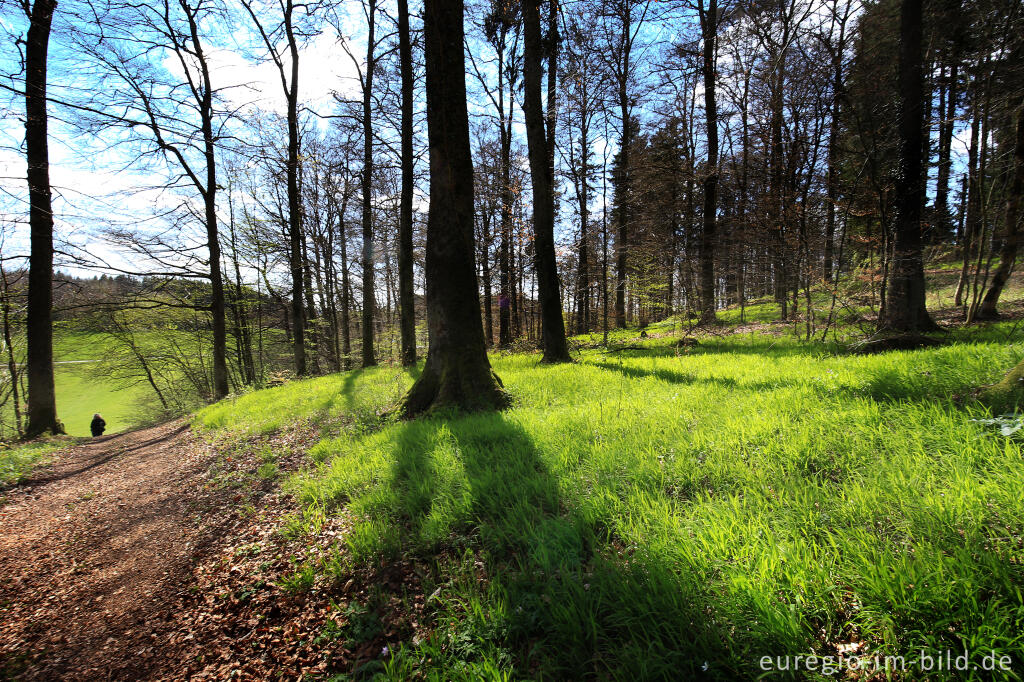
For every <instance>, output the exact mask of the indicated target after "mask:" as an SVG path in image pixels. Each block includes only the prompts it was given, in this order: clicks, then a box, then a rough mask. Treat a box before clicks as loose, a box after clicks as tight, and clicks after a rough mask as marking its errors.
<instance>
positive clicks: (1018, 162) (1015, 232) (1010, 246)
mask: <svg viewBox="0 0 1024 682" xmlns="http://www.w3.org/2000/svg"><path fill="white" fill-rule="evenodd" d="M1016 137H1017V139H1016V142H1015V143H1014V148H1013V179H1012V180H1011V181H1010V186H1009V188H1008V189H1007V192H1006V222H1005V223H1004V224H1003V248H1002V250H1001V251H1000V253H999V266H998V267H997V268H996V272H995V274H994V275H992V284H991V285H990V286H989V289H988V291H987V292H986V293H985V299H984V300H983V301H982V303H981V309H980V310H979V311H978V314H977V317H978V319H982V320H991V319H994V318H996V317H998V316H999V313H998V311H997V310H996V306H997V305H998V304H999V296H1000V295H1001V294H1002V293H1003V288H1004V287H1005V286H1006V282H1007V280H1009V279H1010V273H1011V272H1012V271H1013V265H1014V262H1015V261H1016V260H1017V247H1018V246H1019V243H1020V221H1021V194H1022V193H1024V105H1021V107H1020V108H1019V109H1018V110H1017V136H1016Z"/></svg>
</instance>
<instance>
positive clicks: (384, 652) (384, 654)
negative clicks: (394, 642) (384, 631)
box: [380, 646, 388, 656]
mask: <svg viewBox="0 0 1024 682" xmlns="http://www.w3.org/2000/svg"><path fill="white" fill-rule="evenodd" d="M380 655H381V656H387V655H388V648H387V647H386V646H385V647H384V648H383V649H381V650H380Z"/></svg>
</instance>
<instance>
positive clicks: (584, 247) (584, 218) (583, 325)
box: [576, 93, 590, 334]
mask: <svg viewBox="0 0 1024 682" xmlns="http://www.w3.org/2000/svg"><path fill="white" fill-rule="evenodd" d="M583 99H584V101H585V99H586V94H585V93H584V97H583ZM587 128H588V125H587V108H586V104H584V106H583V108H582V110H581V111H580V166H581V168H580V171H579V173H580V179H579V183H578V184H577V190H576V191H577V198H578V199H579V209H580V247H579V255H578V256H577V260H578V261H579V262H578V264H577V277H576V333H577V334H580V333H583V332H584V331H587V330H588V329H589V327H590V295H589V292H590V264H589V259H590V253H589V249H590V244H589V242H588V240H587V229H588V227H589V226H588V225H587V223H589V222H590V206H589V201H590V198H589V196H588V192H589V189H590V187H589V177H588V171H589V166H588V161H589V157H590V140H589V139H588V133H589V130H588V129H587Z"/></svg>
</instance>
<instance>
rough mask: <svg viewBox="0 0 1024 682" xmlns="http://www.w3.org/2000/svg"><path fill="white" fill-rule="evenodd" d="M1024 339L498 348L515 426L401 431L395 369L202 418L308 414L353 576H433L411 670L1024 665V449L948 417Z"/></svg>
mask: <svg viewBox="0 0 1024 682" xmlns="http://www.w3.org/2000/svg"><path fill="white" fill-rule="evenodd" d="M1010 327H1011V325H996V326H993V327H991V328H990V329H989V330H988V331H984V332H972V333H970V334H968V333H965V332H959V333H958V338H959V339H960V342H959V343H956V344H954V345H952V346H949V347H945V348H940V349H932V350H925V351H918V352H913V353H905V352H897V353H888V354H884V355H880V356H874V357H858V356H847V355H841V354H831V353H829V352H828V349H827V348H824V347H821V346H817V345H803V344H800V343H799V342H797V341H795V340H793V339H792V338H788V337H782V338H777V337H769V336H761V335H757V334H754V335H750V334H744V335H734V336H729V337H724V338H720V339H715V340H709V341H706V342H705V343H703V345H702V346H701V347H699V348H697V349H695V350H690V351H688V352H684V353H682V354H677V353H676V351H675V350H673V349H672V348H671V347H670V346H669V345H668V344H669V341H670V340H669V339H651V340H649V341H645V342H644V343H645V344H646V345H647V346H649V350H643V351H625V352H620V353H613V354H605V353H602V352H600V351H597V350H594V351H585V352H584V354H583V355H582V356H581V358H580V362H579V363H578V364H576V365H571V366H557V367H546V366H539V365H538V364H537V356H523V355H519V356H494V357H493V358H492V360H493V363H494V366H495V369H496V371H497V372H498V374H499V375H500V376H501V377H502V379H503V380H504V382H505V384H506V386H507V387H508V389H509V390H510V392H511V393H512V394H513V395H514V396H515V398H516V405H515V407H514V408H513V409H512V410H509V411H507V412H505V413H502V414H490V415H476V416H462V417H457V418H452V419H448V420H433V421H420V422H413V423H393V422H387V423H385V424H384V425H383V427H382V428H379V429H377V428H376V427H375V426H374V425H375V424H376V423H377V421H378V420H377V417H376V414H377V412H379V411H381V410H383V409H385V408H386V406H387V405H389V404H391V403H393V401H394V400H395V399H397V398H398V397H399V396H400V395H401V394H402V392H403V391H404V390H405V388H406V387H407V386H408V385H409V383H410V382H411V377H410V376H409V375H408V374H407V373H405V372H403V371H400V370H397V369H391V368H376V369H373V370H367V371H365V372H353V373H348V374H344V375H336V376H330V377H325V378H322V379H316V380H309V381H304V382H296V383H293V384H289V385H286V386H283V387H280V388H276V389H270V390H267V391H261V392H257V393H254V394H250V395H247V396H244V397H242V398H239V399H237V400H234V401H230V402H224V403H220V404H217V405H214V406H211V407H209V408H207V409H206V410H203V411H202V412H200V413H199V414H198V416H197V419H196V421H197V424H200V425H204V426H205V427H207V428H210V429H219V430H226V431H230V432H235V433H252V432H259V431H271V430H274V429H277V428H279V427H281V426H284V425H286V424H287V423H289V421H291V420H295V419H308V418H312V419H313V420H314V421H315V422H316V423H319V424H320V425H321V426H322V428H323V430H324V432H325V439H324V440H323V441H322V442H321V443H320V444H319V445H317V446H316V447H315V448H314V449H313V450H312V452H311V455H312V456H313V458H314V459H315V460H316V461H321V462H323V464H322V465H321V466H320V467H319V468H318V469H316V470H314V471H311V472H310V473H309V474H307V475H306V476H305V477H303V478H299V479H296V480H294V481H293V483H292V485H293V486H294V487H295V489H296V490H297V491H298V492H299V494H300V495H301V498H302V499H303V500H304V501H305V503H306V504H307V505H308V506H309V509H310V514H309V518H311V519H315V518H316V517H317V515H318V514H321V513H323V512H324V511H326V512H327V513H338V512H339V511H340V509H341V508H342V507H347V508H348V509H349V510H350V512H351V513H353V514H354V516H355V518H356V519H357V521H358V522H357V525H356V527H355V529H354V531H353V532H352V533H351V534H350V535H349V536H348V537H347V538H346V539H345V542H346V543H347V555H348V557H349V558H348V559H347V561H355V562H357V563H360V562H377V561H381V560H384V561H387V560H392V559H394V558H395V557H397V556H399V555H415V556H419V557H422V558H424V559H426V560H428V561H434V562H435V567H434V571H433V575H432V579H433V581H434V583H433V584H432V585H430V586H429V587H430V589H435V588H436V589H437V592H436V595H435V600H434V601H433V602H432V603H433V612H432V622H431V623H430V625H431V627H432V632H433V634H432V635H431V636H429V637H427V638H426V639H422V640H420V641H417V642H415V643H414V642H411V641H407V642H405V643H404V644H403V645H402V646H401V647H398V648H397V650H398V653H397V654H395V655H394V656H393V657H392V658H391V659H390V661H389V662H388V664H387V669H388V671H389V674H390V675H391V676H392V677H394V678H396V679H403V678H405V677H407V676H409V675H411V674H414V673H417V672H419V673H425V674H429V675H436V676H439V677H441V678H453V677H467V678H476V677H489V678H500V677H509V676H511V677H524V676H531V677H537V676H543V677H548V678H554V679H558V678H563V677H567V676H585V675H586V676H590V675H597V676H601V675H603V674H605V673H607V674H609V675H611V676H612V677H614V678H626V677H641V678H651V677H669V678H680V677H687V676H690V675H691V674H700V675H702V676H705V677H706V676H710V677H712V678H717V679H734V678H736V677H741V678H749V677H754V676H756V675H757V674H759V673H760V670H759V669H758V668H757V667H756V666H757V661H758V660H759V658H760V656H762V655H780V654H800V653H808V652H811V651H815V652H818V653H824V654H829V653H835V651H836V649H837V647H840V646H844V647H848V648H850V647H852V648H853V649H854V650H855V651H864V650H869V651H871V652H883V653H885V652H888V653H895V654H908V653H914V652H915V651H916V650H917V649H918V648H920V647H924V648H927V649H936V650H945V649H949V648H952V649H960V650H962V649H963V648H964V647H967V648H969V649H970V650H971V651H974V652H978V651H981V650H982V649H984V650H985V653H987V652H988V650H995V651H996V652H1006V653H1009V654H1012V655H1013V656H1014V658H1015V662H1016V663H1017V665H1018V666H1019V665H1020V663H1021V661H1020V658H1021V657H1020V652H1021V650H1022V649H1024V640H1022V634H1021V633H1022V632H1024V598H1022V595H1021V588H1022V587H1024V575H1022V571H1021V565H1022V562H1024V550H1022V541H1021V537H1022V535H1024V508H1022V507H1024V506H1022V505H1021V503H1020V499H1021V498H1020V490H1021V482H1022V481H1024V461H1022V459H1021V445H1022V442H1024V441H1021V440H1019V439H1018V438H1017V437H1016V436H1014V437H1011V438H1005V437H1003V436H1001V435H999V432H998V431H997V430H995V429H993V428H992V427H991V426H986V425H985V424H982V423H979V422H977V421H974V419H976V418H981V417H984V416H986V413H985V411H984V410H983V409H982V408H980V407H977V406H972V405H971V404H968V405H967V406H958V404H957V403H955V402H953V401H952V400H951V398H952V396H954V395H964V394H966V393H968V392H969V391H970V389H971V388H972V387H974V386H977V385H979V384H982V383H987V382H991V381H994V380H995V379H997V378H998V377H999V376H1000V374H1001V372H1003V371H1005V368H1007V367H1010V366H1012V365H1013V364H1014V363H1015V362H1016V361H1017V360H1018V359H1019V358H1020V357H1021V356H1022V355H1024V346H1021V345H1019V344H1007V343H1006V342H1005V334H1006V332H1007V331H1008V330H1009V329H1010ZM313 527H314V529H315V524H313ZM344 565H345V564H344V562H342V563H340V564H338V565H335V566H333V567H331V566H319V567H315V570H318V571H332V570H334V571H341V572H344V568H339V566H340V567H343V566H344ZM481 578H483V579H482V580H481ZM392 648H393V649H395V647H392ZM978 655H979V656H980V655H981V654H978ZM705 663H706V665H707V671H706V672H705V671H704V667H705Z"/></svg>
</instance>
